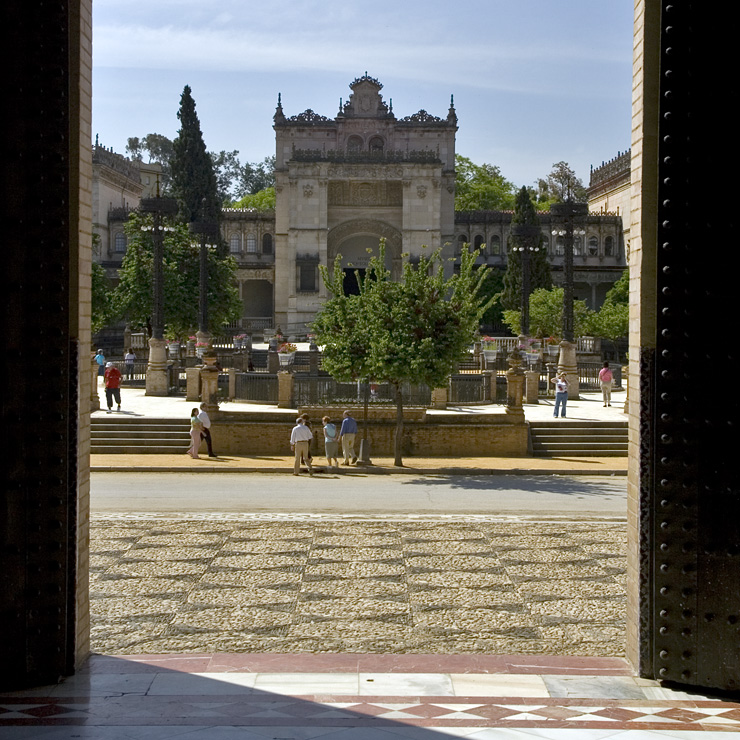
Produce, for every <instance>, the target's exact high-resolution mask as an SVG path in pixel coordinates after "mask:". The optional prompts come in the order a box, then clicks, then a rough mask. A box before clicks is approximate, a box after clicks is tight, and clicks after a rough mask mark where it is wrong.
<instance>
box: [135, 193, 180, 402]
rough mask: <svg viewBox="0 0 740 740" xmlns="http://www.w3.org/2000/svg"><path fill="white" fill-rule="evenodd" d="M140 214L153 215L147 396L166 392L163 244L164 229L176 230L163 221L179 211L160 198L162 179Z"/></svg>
mask: <svg viewBox="0 0 740 740" xmlns="http://www.w3.org/2000/svg"><path fill="white" fill-rule="evenodd" d="M139 211H140V212H141V213H151V214H152V226H151V227H147V226H143V227H142V231H151V232H152V242H153V266H152V336H151V338H150V339H149V363H148V364H147V368H146V395H147V396H166V395H167V391H168V388H167V385H168V383H167V356H166V352H165V342H164V243H163V236H162V232H163V231H173V228H172V227H171V226H166V225H163V224H162V218H163V217H164V216H174V215H176V214H177V201H176V200H175V199H174V198H161V197H160V195H159V180H157V197H156V198H142V199H141V202H140V204H139Z"/></svg>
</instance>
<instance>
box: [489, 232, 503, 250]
mask: <svg viewBox="0 0 740 740" xmlns="http://www.w3.org/2000/svg"><path fill="white" fill-rule="evenodd" d="M491 254H501V237H500V236H499V235H498V234H496V236H492V237H491Z"/></svg>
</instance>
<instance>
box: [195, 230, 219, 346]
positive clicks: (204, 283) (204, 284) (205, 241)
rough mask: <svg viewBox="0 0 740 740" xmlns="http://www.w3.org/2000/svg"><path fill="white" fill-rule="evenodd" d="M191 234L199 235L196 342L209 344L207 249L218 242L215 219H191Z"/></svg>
mask: <svg viewBox="0 0 740 740" xmlns="http://www.w3.org/2000/svg"><path fill="white" fill-rule="evenodd" d="M188 229H189V230H190V233H191V234H194V235H197V236H198V237H200V272H199V281H198V287H199V290H198V294H199V297H198V331H197V333H196V337H197V341H198V343H200V344H201V346H203V344H207V345H208V349H210V346H211V334H210V332H209V331H208V250H209V248H214V247H215V246H217V244H218V236H219V229H218V223H217V222H216V221H191V222H190V223H189V224H188Z"/></svg>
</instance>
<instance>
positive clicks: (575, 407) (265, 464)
mask: <svg viewBox="0 0 740 740" xmlns="http://www.w3.org/2000/svg"><path fill="white" fill-rule="evenodd" d="M101 398H102V391H101ZM624 398H625V394H624V392H617V393H615V394H614V400H615V405H614V406H611V407H607V408H604V406H603V405H602V402H601V394H600V393H585V394H582V397H581V399H579V400H578V401H571V402H570V404H569V406H568V412H569V413H568V416H569V419H570V420H572V421H578V420H581V421H608V420H616V421H625V420H626V418H627V417H626V415H625V414H624V410H623V407H624ZM122 401H123V404H122V411H121V412H120V414H119V413H118V412H113V413H112V414H111V415H110V416H111V417H116V416H119V415H126V416H129V417H145V418H146V417H148V418H158V419H172V418H179V419H187V418H189V415H190V409H191V408H193V406H194V405H197V404H194V403H193V402H192V401H186V400H185V399H183V398H170V397H164V398H160V397H155V396H146V395H144V391H143V389H139V388H136V389H124V390H123V391H122ZM103 405H105V404H104V399H103ZM221 408H222V409H223V410H224V411H245V410H249V411H259V412H260V413H270V414H275V415H276V416H279V417H281V418H284V419H285V422H286V437H287V435H288V434H289V431H290V427H291V426H292V423H293V420H294V419H295V417H296V415H297V413H298V412H297V410H296V409H278V408H277V407H276V406H273V405H262V404H245V403H235V402H231V403H224V404H222V406H221ZM552 408H553V401H552V399H543V400H542V401H541V402H540V403H539V404H536V405H525V407H524V413H525V417H526V418H527V419H528V420H529V421H537V420H552ZM427 413H428V414H430V415H432V416H433V415H435V414H440V413H452V414H463V415H471V414H481V413H505V412H504V410H503V408H502V407H501V406H496V405H494V406H456V407H450V408H449V409H447V411H445V412H438V411H435V410H430V411H428V412H427ZM107 416H108V414H107V412H106V410H105V409H103V410H101V411H96V412H95V413H93V418H106V417H107ZM216 452H218V449H217V448H216ZM183 453H184V451H183ZM318 461H320V462H325V461H324V460H323V458H318ZM372 462H373V464H372V466H365V467H363V468H362V469H363V471H364V472H366V473H368V474H372V473H381V474H382V473H399V472H407V473H411V474H435V473H436V474H452V475H454V474H461V473H467V472H471V471H475V472H476V473H478V474H480V473H484V472H488V473H494V474H495V473H511V474H516V473H520V474H530V475H531V474H543V475H553V474H555V475H556V474H558V473H560V474H565V473H568V474H571V475H572V474H585V475H626V474H627V458H626V457H547V458H532V457H527V458H501V457H482V458H472V457H455V458H430V457H406V458H404V468H402V469H399V468H396V467H395V466H394V465H393V459H392V458H388V457H379V458H376V457H373V458H372ZM292 467H293V458H292V457H287V456H280V455H274V456H269V457H266V456H244V457H237V456H234V455H229V456H226V457H219V458H218V459H213V458H209V457H207V456H203V457H201V459H200V460H193V459H191V458H190V457H188V456H186V455H185V454H170V455H97V454H96V455H92V456H91V468H92V470H93V471H101V472H102V471H106V470H108V471H111V470H115V471H122V470H132V469H135V470H139V471H147V470H151V471H156V472H167V471H176V472H180V471H183V470H187V471H190V472H207V473H214V472H231V473H241V472H244V473H254V472H269V473H275V472H286V473H287V472H292ZM341 470H342V468H341V467H340V472H341ZM353 472H354V471H353Z"/></svg>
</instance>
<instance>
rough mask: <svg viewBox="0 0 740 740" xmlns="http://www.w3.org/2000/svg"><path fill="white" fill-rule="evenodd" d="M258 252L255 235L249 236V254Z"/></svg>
mask: <svg viewBox="0 0 740 740" xmlns="http://www.w3.org/2000/svg"><path fill="white" fill-rule="evenodd" d="M256 251H257V237H256V236H255V235H254V234H247V252H248V253H249V254H254V253H255V252H256Z"/></svg>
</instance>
